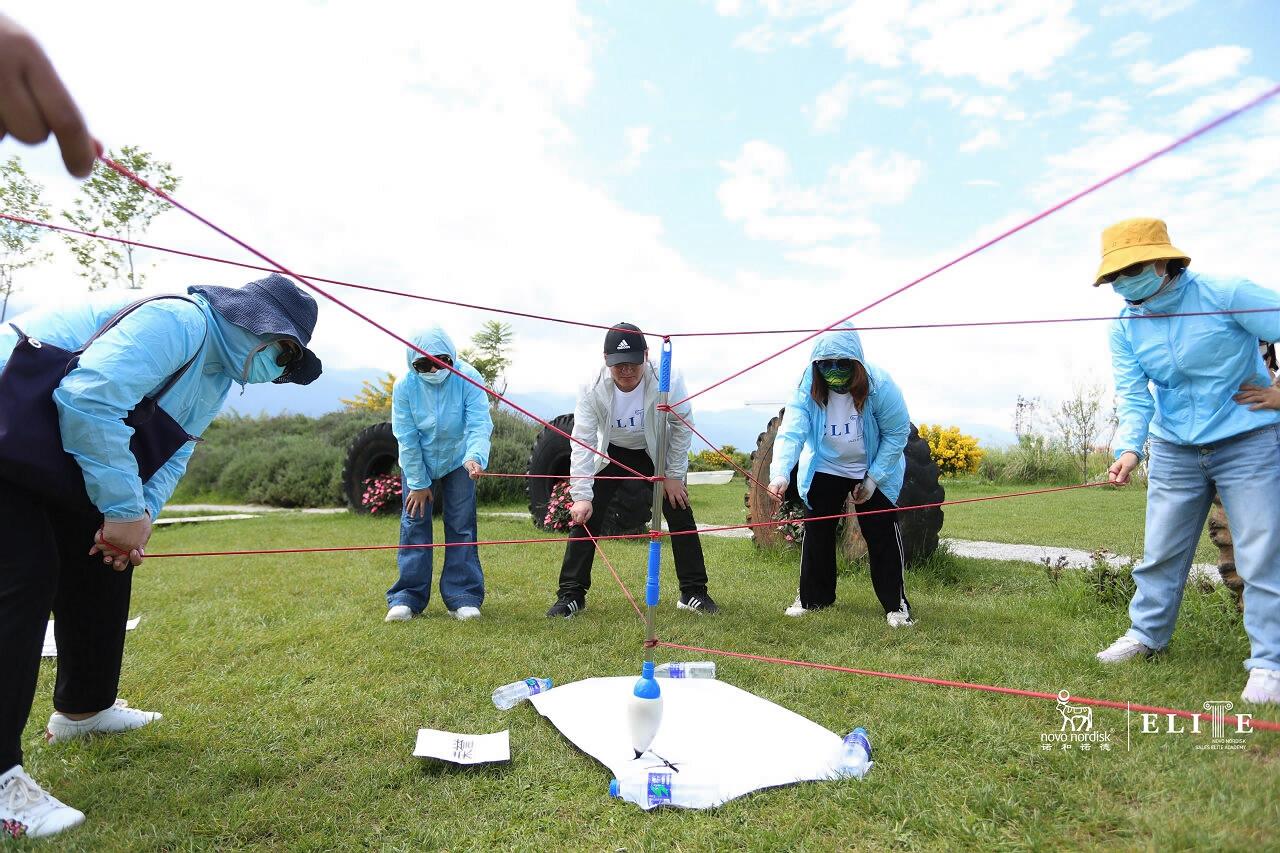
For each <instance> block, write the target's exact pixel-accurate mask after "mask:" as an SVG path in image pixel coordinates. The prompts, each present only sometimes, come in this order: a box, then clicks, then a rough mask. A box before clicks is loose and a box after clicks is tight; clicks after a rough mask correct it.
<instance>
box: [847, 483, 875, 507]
mask: <svg viewBox="0 0 1280 853" xmlns="http://www.w3.org/2000/svg"><path fill="white" fill-rule="evenodd" d="M876 488H877V483H876V481H875V480H873V479H871V478H870V477H863V478H862V482H861V483H859V484H858V485H856V486H854V487H853V502H854V503H855V504H864V503H866V502H867V501H869V500H871V496H872V495H874V494H875V493H876Z"/></svg>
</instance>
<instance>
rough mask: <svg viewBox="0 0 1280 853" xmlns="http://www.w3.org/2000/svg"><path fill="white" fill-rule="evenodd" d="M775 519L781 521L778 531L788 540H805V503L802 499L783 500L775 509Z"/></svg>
mask: <svg viewBox="0 0 1280 853" xmlns="http://www.w3.org/2000/svg"><path fill="white" fill-rule="evenodd" d="M773 520H774V521H777V522H779V524H778V532H779V533H781V534H782V535H783V536H785V537H786V540H787V541H788V542H794V543H797V544H798V543H800V542H803V541H804V504H803V503H801V502H800V501H783V502H782V503H781V504H780V505H779V506H778V508H777V509H776V510H774V511H773Z"/></svg>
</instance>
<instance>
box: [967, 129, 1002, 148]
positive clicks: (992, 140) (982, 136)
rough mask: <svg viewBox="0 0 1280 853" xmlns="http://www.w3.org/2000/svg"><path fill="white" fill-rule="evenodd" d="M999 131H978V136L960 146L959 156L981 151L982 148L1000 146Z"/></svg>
mask: <svg viewBox="0 0 1280 853" xmlns="http://www.w3.org/2000/svg"><path fill="white" fill-rule="evenodd" d="M1000 141H1001V138H1000V131H998V130H995V129H993V128H986V129H985V130H980V131H978V135H977V136H975V137H973V139H970V140H969V141H968V142H966V143H964V144H963V145H961V146H960V153H961V154H972V153H973V152H975V151H981V150H982V149H983V148H993V147H995V146H997V145H999V144H1000Z"/></svg>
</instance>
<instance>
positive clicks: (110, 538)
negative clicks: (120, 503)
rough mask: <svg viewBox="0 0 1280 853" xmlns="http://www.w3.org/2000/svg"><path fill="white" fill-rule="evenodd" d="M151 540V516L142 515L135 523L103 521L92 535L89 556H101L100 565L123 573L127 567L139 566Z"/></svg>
mask: <svg viewBox="0 0 1280 853" xmlns="http://www.w3.org/2000/svg"><path fill="white" fill-rule="evenodd" d="M150 539H151V516H150V515H144V516H143V517H142V518H140V519H138V520H137V521H108V520H105V519H104V520H103V522H102V527H101V528H99V529H98V531H97V532H96V533H94V534H93V547H92V548H90V549H89V556H91V557H92V556H93V555H94V554H101V555H102V564H103V565H104V566H111V567H112V568H113V569H115V570H116V571H117V572H123V571H124V570H125V569H127V568H129V566H131V565H133V566H140V565H142V560H143V558H144V557H145V556H146V550H145V549H146V545H147V542H148V541H150Z"/></svg>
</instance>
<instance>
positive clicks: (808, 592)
mask: <svg viewBox="0 0 1280 853" xmlns="http://www.w3.org/2000/svg"><path fill="white" fill-rule="evenodd" d="M910 434H911V418H910V416H909V415H908V414H907V404H906V402H905V401H904V400H903V398H902V392H901V391H900V390H898V386H897V385H896V384H894V381H893V379H891V378H890V377H889V374H888V373H886V372H885V371H884V370H882V369H880V368H878V367H876V366H874V365H870V364H867V363H866V362H865V361H864V360H863V356H862V340H861V339H860V338H859V337H858V333H857V332H856V331H855V330H854V328H853V326H852V325H851V324H849V323H844V324H842V325H841V326H840V327H839V328H837V329H833V330H831V331H828V332H824V333H823V334H822V335H820V336H819V337H818V339H817V341H816V342H815V343H814V345H813V351H812V353H811V354H810V357H809V365H808V366H807V367H806V368H805V371H804V373H803V374H801V376H800V381H799V383H798V385H797V387H796V390H795V392H794V393H793V395H792V399H791V402H790V403H789V404H788V405H787V409H786V414H785V415H783V418H782V426H781V427H779V429H778V436H777V438H776V439H775V441H774V445H773V461H772V463H771V464H770V467H769V475H770V477H771V478H772V481H771V483H770V485H769V490H770V491H771V492H772V493H773V495H774V497H776V498H777V499H779V500H782V498H783V495H784V494H785V493H786V490H787V485H788V483H789V482H790V475H791V469H792V468H793V467H795V466H796V464H797V461H798V462H799V466H800V468H799V474H798V477H797V486H798V488H799V490H800V499H801V500H802V501H804V504H805V513H804V514H805V519H806V521H805V531H804V543H803V546H802V548H801V552H800V592H799V594H798V595H797V596H796V600H795V603H794V604H792V605H791V606H790V607H788V608H787V610H786V614H787V615H788V616H803V615H804V614H806V613H808V612H810V611H813V610H821V609H822V608H825V607H830V606H831V605H832V604H834V603H835V600H836V526H837V523H838V521H839V519H837V518H831V517H829V516H839V515H842V514H843V513H844V505H845V498H846V497H848V496H850V495H852V496H853V500H854V504H855V512H856V516H857V519H858V527H859V529H860V530H861V531H862V538H863V539H865V540H866V543H867V557H868V560H869V561H870V563H871V584H872V586H873V587H874V588H875V592H876V597H877V598H878V599H880V605H881V606H882V607H883V608H884V612H885V619H886V621H887V622H888V624H889V625H890V626H891V627H894V628H900V627H904V626H909V625H914V624H915V622H914V620H913V619H912V616H911V606H910V604H908V602H907V591H906V578H905V576H904V568H905V560H904V555H903V550H902V536H901V534H900V532H899V531H898V518H897V516H898V514H897V511H896V510H897V504H896V501H897V500H898V492H899V491H900V490H901V488H902V478H903V475H904V474H905V473H906V458H905V457H904V456H903V453H902V451H903V448H905V447H906V446H907V438H908V437H909V436H910Z"/></svg>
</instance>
